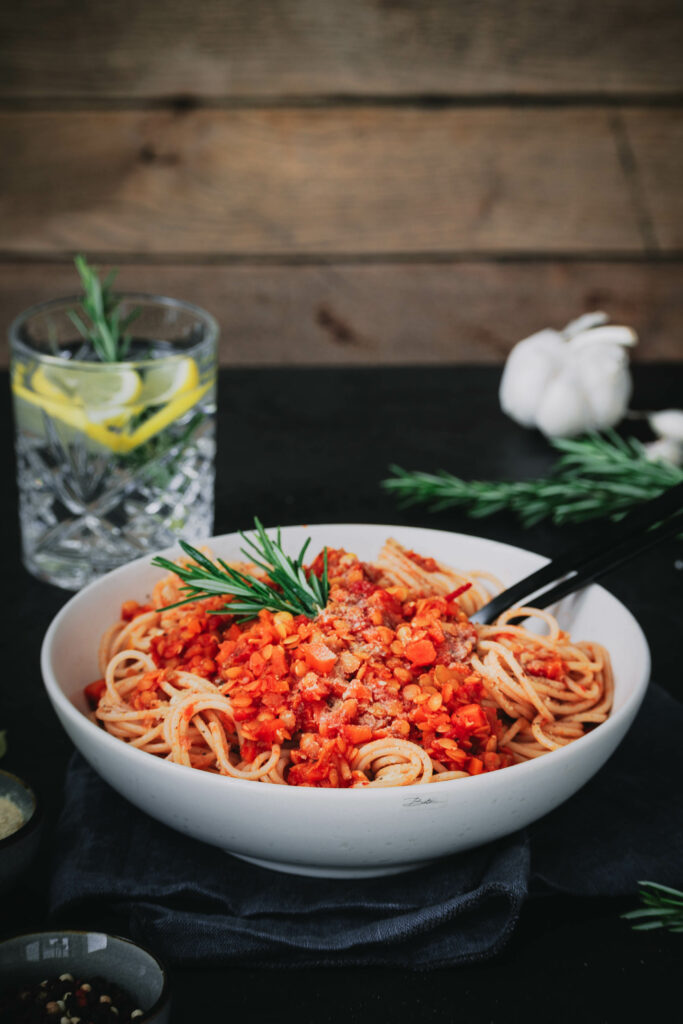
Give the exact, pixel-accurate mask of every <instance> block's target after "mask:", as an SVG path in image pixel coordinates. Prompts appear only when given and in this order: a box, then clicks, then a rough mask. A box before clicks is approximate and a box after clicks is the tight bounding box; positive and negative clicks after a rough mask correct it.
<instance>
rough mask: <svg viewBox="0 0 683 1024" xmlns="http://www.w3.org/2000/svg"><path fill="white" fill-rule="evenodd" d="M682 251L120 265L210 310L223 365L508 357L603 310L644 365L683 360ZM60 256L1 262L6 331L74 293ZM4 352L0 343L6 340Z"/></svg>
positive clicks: (125, 272) (0, 312) (139, 281)
mask: <svg viewBox="0 0 683 1024" xmlns="http://www.w3.org/2000/svg"><path fill="white" fill-rule="evenodd" d="M682 272H683V261H682V262H678V263H663V264H659V265H657V264H654V263H648V262H633V263H630V262H629V263H614V262H612V263H607V262H561V261H552V262H547V263H545V262H541V263H536V262H529V263H522V262H516V263H515V262H510V263H508V262H503V263H495V262H481V263H474V262H454V263H450V264H432V265H429V264H408V265H396V264H383V265H370V266H367V265H363V266H359V265H353V264H337V265H330V266H266V265H264V266H169V265H163V264H162V265H155V266H150V265H133V266H124V267H122V268H121V270H120V273H119V285H120V287H121V288H124V289H125V288H130V289H135V290H141V291H148V292H155V293H157V294H159V293H162V294H163V293H165V294H168V295H172V296H175V297H177V298H181V299H185V300H188V301H191V302H195V303H198V304H199V305H201V306H204V307H205V308H206V309H209V310H211V312H213V313H214V314H215V315H216V317H217V318H218V320H219V322H220V325H221V332H222V336H221V350H220V357H221V363H222V364H223V365H227V366H277V365H373V364H374V365H380V364H384V365H401V364H419V363H490V364H498V363H501V362H502V361H503V359H504V358H505V356H506V354H507V352H508V351H509V349H510V347H511V346H512V345H513V344H514V343H515V342H516V341H518V340H519V339H520V338H522V337H525V336H526V335H528V334H530V333H532V332H533V331H536V330H538V329H540V328H541V327H545V326H551V325H552V326H557V327H561V326H562V325H563V324H564V323H566V322H567V321H568V320H570V319H572V318H573V317H575V316H577V315H578V314H579V313H581V312H585V311H588V310H594V309H604V310H605V311H606V312H607V313H609V315H610V316H611V317H612V319H613V320H614V321H615V322H621V323H626V324H630V325H632V326H633V327H634V328H635V329H636V330H637V332H638V334H639V336H640V342H639V344H638V346H637V348H636V349H635V351H634V358H635V359H636V360H638V361H652V360H676V359H681V360H683V342H682V340H681V339H683V291H682V290H681V288H680V282H681V274H682ZM76 290H77V285H76V275H75V272H74V270H73V268H72V267H71V266H70V265H68V264H50V263H36V264H12V263H9V264H4V265H2V267H1V268H0V321H2V323H1V324H0V327H1V328H2V337H3V338H4V336H5V335H6V325H7V324H8V323H9V322H10V320H12V319H13V318H14V316H16V315H17V314H18V313H19V312H20V311H21V310H23V309H25V308H27V307H28V306H31V305H32V304H34V303H36V302H40V301H44V300H47V299H50V298H54V297H55V296H58V295H69V294H73V292H74V291H76ZM0 352H2V355H3V358H4V360H5V361H6V359H7V348H6V346H0Z"/></svg>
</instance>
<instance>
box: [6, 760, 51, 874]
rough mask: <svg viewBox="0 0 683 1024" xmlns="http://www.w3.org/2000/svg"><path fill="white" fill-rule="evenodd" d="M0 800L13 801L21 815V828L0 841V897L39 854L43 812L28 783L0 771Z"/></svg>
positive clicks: (9, 773)
mask: <svg viewBox="0 0 683 1024" xmlns="http://www.w3.org/2000/svg"><path fill="white" fill-rule="evenodd" d="M0 796H5V797H9V798H10V799H11V800H13V801H14V803H15V804H16V805H17V806H18V807H19V809H20V811H21V812H22V814H23V815H24V824H23V825H21V827H20V828H18V829H17V831H16V832H11V833H10V835H8V836H5V838H4V839H0V893H3V892H7V891H8V890H9V889H10V887H11V886H12V885H13V883H14V882H15V881H16V880H17V879H18V878H19V876H20V875H21V874H23V872H24V871H26V869H27V868H28V867H29V866H30V864H31V862H32V860H33V858H34V857H35V855H36V853H37V852H38V844H39V842H40V833H41V829H42V825H43V812H42V808H41V807H40V804H39V802H38V799H37V797H36V794H35V793H34V792H33V790H32V789H31V787H30V786H29V785H28V783H26V782H24V780H23V779H20V778H19V777H18V776H17V775H12V773H11V772H5V771H0Z"/></svg>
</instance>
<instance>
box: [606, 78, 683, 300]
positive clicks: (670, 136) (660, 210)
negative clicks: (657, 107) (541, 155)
mask: <svg viewBox="0 0 683 1024" xmlns="http://www.w3.org/2000/svg"><path fill="white" fill-rule="evenodd" d="M681 63H682V64H683V60H682V61H681ZM660 114H661V116H658V117H657V118H656V120H657V122H658V123H657V124H654V123H653V121H654V120H655V119H653V118H652V116H651V112H650V111H647V110H625V111H623V112H622V115H621V116H622V118H623V123H624V126H625V129H626V134H627V139H628V143H629V145H630V146H631V147H632V151H633V157H634V167H635V184H636V187H637V189H638V190H639V194H640V196H641V197H642V199H641V201H642V203H643V206H644V208H645V210H646V215H647V216H648V217H649V219H650V223H651V225H652V235H653V240H654V243H655V247H656V248H658V249H659V250H667V249H669V250H670V249H683V188H682V187H681V183H682V181H683V160H682V157H683V116H682V114H681V111H680V110H667V111H661V112H660ZM682 283H683V282H682Z"/></svg>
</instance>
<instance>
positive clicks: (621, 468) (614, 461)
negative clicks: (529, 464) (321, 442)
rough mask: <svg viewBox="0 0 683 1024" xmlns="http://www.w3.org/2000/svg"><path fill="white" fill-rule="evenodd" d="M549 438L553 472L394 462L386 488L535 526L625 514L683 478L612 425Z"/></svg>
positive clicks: (406, 500) (477, 515)
mask: <svg viewBox="0 0 683 1024" xmlns="http://www.w3.org/2000/svg"><path fill="white" fill-rule="evenodd" d="M551 444H552V445H553V447H554V448H556V449H557V450H558V451H559V452H562V453H563V454H562V457H561V458H560V459H559V460H558V461H557V463H556V465H555V467H554V468H553V470H552V472H551V474H550V475H549V476H548V477H541V478H540V479H537V480H526V481H508V480H500V481H483V480H462V479H461V478H460V477H456V476H453V475H452V474H451V473H447V472H446V471H445V470H441V471H439V472H438V473H419V472H408V471H407V470H404V469H401V468H400V467H399V466H391V467H390V468H391V471H392V473H393V474H394V476H393V477H391V478H389V479H388V480H383V481H382V487H384V488H385V489H386V490H387V491H389V492H390V493H391V494H395V495H396V497H397V498H399V499H400V500H401V502H402V504H404V505H413V504H417V503H420V502H425V503H426V504H428V505H429V507H430V508H431V509H432V510H433V511H439V510H441V509H444V508H456V507H459V508H464V509H465V511H466V512H467V515H469V516H471V517H472V518H474V519H482V518H484V517H485V516H490V515H493V514H494V513H496V512H502V511H504V510H505V511H509V512H512V513H513V514H514V515H516V516H517V517H518V519H519V520H520V521H521V523H522V525H523V526H534V525H535V524H536V523H539V522H541V520H543V519H551V520H552V522H553V523H556V524H561V523H579V522H583V521H584V520H588V519H599V518H606V517H609V518H611V519H620V518H621V517H622V516H624V515H625V514H626V513H627V512H628V511H629V509H631V508H632V507H633V506H634V505H636V504H638V503H639V502H641V501H647V500H648V499H650V498H656V497H658V496H659V495H660V494H662V493H663V492H664V491H665V490H667V488H669V487H673V486H674V485H675V484H677V483H680V482H681V481H683V469H681V468H680V467H678V466H674V465H672V464H671V463H669V462H661V461H657V462H654V461H651V460H650V459H648V458H647V454H646V452H645V450H644V448H643V445H641V444H640V443H639V442H638V441H636V440H635V439H634V438H630V439H628V440H624V439H623V438H621V437H619V435H618V434H616V433H615V432H614V431H609V432H607V433H606V434H604V435H603V434H590V435H588V436H587V437H584V438H579V439H571V440H567V439H554V440H553V441H551Z"/></svg>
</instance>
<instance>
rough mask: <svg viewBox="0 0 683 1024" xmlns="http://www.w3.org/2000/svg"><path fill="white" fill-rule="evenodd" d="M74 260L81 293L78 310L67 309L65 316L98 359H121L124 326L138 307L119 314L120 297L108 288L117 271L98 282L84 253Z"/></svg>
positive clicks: (125, 339) (125, 348)
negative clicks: (82, 294) (82, 293)
mask: <svg viewBox="0 0 683 1024" xmlns="http://www.w3.org/2000/svg"><path fill="white" fill-rule="evenodd" d="M74 263H75V265H76V270H77V271H78V274H79V276H80V279H81V283H82V285H83V292H84V296H83V299H82V300H81V304H80V307H79V311H78V312H77V311H76V310H75V309H70V310H69V311H68V317H69V319H70V320H71V323H72V324H73V325H74V327H75V328H76V330H77V331H78V333H79V334H80V335H81V337H83V338H84V339H85V340H86V341H89V342H90V344H91V345H92V347H93V348H94V349H95V352H96V353H97V355H98V356H99V358H100V359H101V360H102V362H104V363H120V362H123V361H124V360H125V359H126V357H127V355H128V350H129V348H130V341H131V337H130V334H129V333H128V332H127V330H126V328H128V327H129V326H130V324H131V323H132V322H133V320H135V318H136V317H138V316H139V315H140V310H139V309H133V310H131V312H130V313H129V314H128V315H127V316H124V317H121V309H120V306H121V299H120V297H119V296H117V295H115V294H114V293H113V292H112V290H111V289H112V285H113V283H114V281H115V279H116V275H117V273H118V271H117V270H112V271H110V272H109V273H108V274H107V276H106V278H105V279H104V281H100V279H99V277H98V276H97V274H96V273H95V271H94V270H93V268H92V267H91V266H90V265H89V264H88V262H87V260H86V259H85V257H84V256H76V258H75V260H74ZM84 317H85V318H86V319H85V320H84V319H83V318H84Z"/></svg>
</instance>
